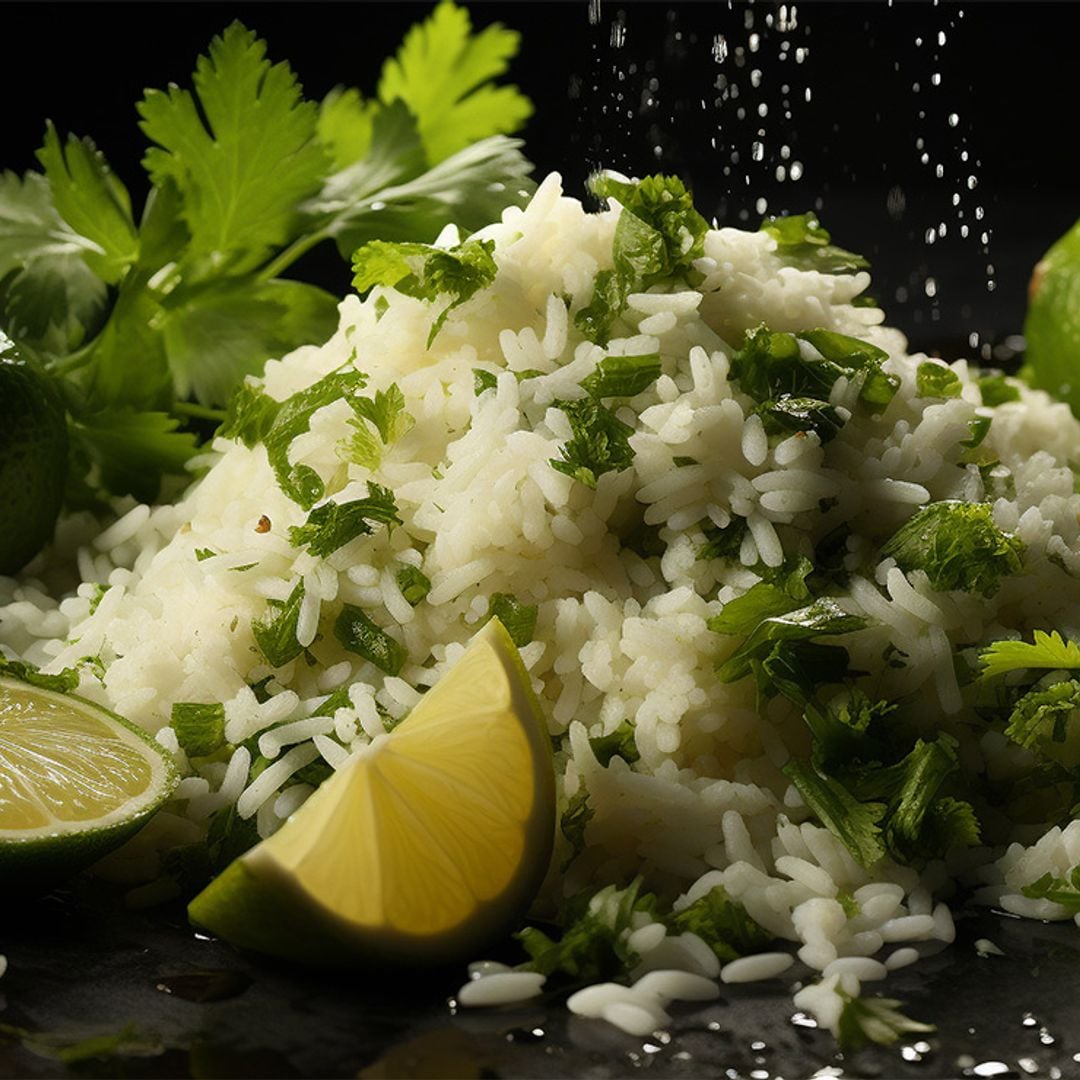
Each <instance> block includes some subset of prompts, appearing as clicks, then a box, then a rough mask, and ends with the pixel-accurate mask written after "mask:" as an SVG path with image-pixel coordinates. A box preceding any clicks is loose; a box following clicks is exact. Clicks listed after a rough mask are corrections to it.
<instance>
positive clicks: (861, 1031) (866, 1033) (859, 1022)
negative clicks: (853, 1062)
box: [836, 989, 937, 1053]
mask: <svg viewBox="0 0 1080 1080" xmlns="http://www.w3.org/2000/svg"><path fill="white" fill-rule="evenodd" d="M837 993H838V994H840V996H841V997H842V998H843V999H844V1007H843V1009H842V1011H841V1013H840V1019H839V1020H838V1021H837V1030H836V1037H837V1041H838V1042H839V1043H840V1047H841V1049H842V1050H843V1051H844V1053H852V1052H854V1051H856V1050H859V1049H860V1048H862V1047H864V1046H866V1044H867V1043H877V1044H878V1045H879V1046H892V1045H893V1044H894V1043H895V1042H896V1041H897V1040H898V1039H899V1038H900V1036H901V1035H910V1034H920V1033H924V1032H930V1031H936V1030H937V1029H936V1028H935V1027H934V1025H933V1024H924V1023H922V1022H921V1021H919V1020H912V1019H911V1018H910V1017H907V1016H905V1015H904V1014H903V1013H902V1012H901V1011H900V1008H901V1006H902V1004H903V1003H902V1002H900V1001H897V1000H896V999H895V998H879V997H872V998H865V997H853V996H852V995H851V994H848V993H847V992H846V991H844V990H839V989H838V990H837Z"/></svg>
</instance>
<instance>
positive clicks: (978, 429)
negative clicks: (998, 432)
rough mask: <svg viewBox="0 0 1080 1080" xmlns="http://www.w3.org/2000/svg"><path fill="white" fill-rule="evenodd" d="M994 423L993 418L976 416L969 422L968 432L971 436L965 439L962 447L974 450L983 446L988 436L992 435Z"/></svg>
mask: <svg viewBox="0 0 1080 1080" xmlns="http://www.w3.org/2000/svg"><path fill="white" fill-rule="evenodd" d="M993 422H994V418H993V417H992V416H976V417H974V418H973V419H971V420H969V421H968V431H970V432H971V435H970V436H969V437H968V438H966V439H963V440H962V441H961V443H960V445H961V446H962V447H963V448H964V449H965V450H974V449H976V448H977V447H979V446H981V445H982V443H983V441H984V440H985V439H986V436H987V435H989V434H990V427H991V425H992V424H993Z"/></svg>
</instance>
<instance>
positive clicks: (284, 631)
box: [251, 578, 304, 667]
mask: <svg viewBox="0 0 1080 1080" xmlns="http://www.w3.org/2000/svg"><path fill="white" fill-rule="evenodd" d="M303 599H304V579H303V578H300V579H299V580H298V581H297V583H296V585H294V586H293V590H292V592H291V593H289V597H288V599H287V600H268V601H267V602H266V607H267V615H266V617H265V618H264V619H255V620H253V621H252V623H251V632H252V634H253V635H254V637H255V644H256V645H258V646H259V649H260V651H261V652H262V654H263V656H265V657H266V659H267V661H268V662H269V663H270V665H271V666H272V667H283V666H284V665H285V664H287V663H288V662H289V661H290V660H295V659H296V658H297V657H298V656H299V655H300V653H301V652H303V646H302V645H301V644H300V642H298V641H297V640H296V624H297V621H298V620H299V618H300V604H301V603H302V602H303Z"/></svg>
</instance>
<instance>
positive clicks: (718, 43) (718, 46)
mask: <svg viewBox="0 0 1080 1080" xmlns="http://www.w3.org/2000/svg"><path fill="white" fill-rule="evenodd" d="M727 54H728V43H727V38H726V37H724V35H723V34H714V35H713V39H712V56H713V59H714V60H715V61H716V62H717V63H718V64H722V63H723V62H724V61H725V60H726V59H727Z"/></svg>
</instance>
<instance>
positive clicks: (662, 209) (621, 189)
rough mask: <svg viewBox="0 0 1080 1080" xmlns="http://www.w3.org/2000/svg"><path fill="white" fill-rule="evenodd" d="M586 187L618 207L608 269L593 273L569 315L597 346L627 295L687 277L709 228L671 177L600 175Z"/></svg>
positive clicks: (674, 178) (676, 180) (682, 188)
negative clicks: (584, 298) (589, 287)
mask: <svg viewBox="0 0 1080 1080" xmlns="http://www.w3.org/2000/svg"><path fill="white" fill-rule="evenodd" d="M589 188H590V190H591V191H592V192H593V194H595V195H596V196H597V197H598V198H601V199H609V198H615V199H617V200H618V201H619V203H620V204H621V205H622V207H623V209H622V212H621V213H620V214H619V220H618V221H617V222H616V225H615V236H614V239H613V241H612V262H613V268H612V269H610V270H601V271H600V273H599V274H597V276H596V282H595V285H594V287H593V296H592V299H591V300H590V301H589V303H588V304H587V305H586V306H585V307H583V308H582V309H581V310H580V311H578V312H577V314H576V315H575V316H574V322H575V324H576V326H577V327H578V329H579V330H581V332H582V333H583V334H585V336H586V337H588V338H589V339H590V340H591V341H595V342H597V343H599V344H603V343H605V342H606V341H607V340H608V338H609V337H610V335H611V325H612V323H613V322H614V321H615V319H616V318H618V316H619V315H620V314H621V313H622V311H623V309H624V308H625V307H626V301H627V298H628V297H629V295H630V294H631V293H632V292H634V291H635V290H643V289H646V288H648V287H649V286H650V285H651V284H653V283H654V282H656V281H660V280H662V279H667V278H669V277H671V276H672V275H675V274H682V275H683V276H686V275H688V274H689V273H691V272H692V270H693V261H694V259H696V258H699V257H700V256H701V255H702V253H703V252H704V240H705V233H706V232H708V228H709V225H708V222H707V221H706V220H705V219H704V218H703V217H702V216H701V215H700V214H699V213H698V212H697V211H696V210H695V209H694V202H693V198H692V196H691V194H690V192H689V191H688V190H687V189H686V186H685V185H684V184H683V182H682V181H681V180H680V179H679V178H678V177H677V176H660V175H656V176H647V177H645V179H644V180H641V181H638V182H637V183H630V182H626V181H623V180H618V179H616V178H615V177H614V176H611V175H610V174H605V173H600V174H598V175H596V176H594V177H592V178H591V179H590V181H589Z"/></svg>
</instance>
